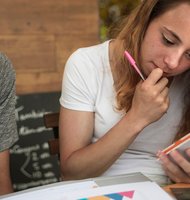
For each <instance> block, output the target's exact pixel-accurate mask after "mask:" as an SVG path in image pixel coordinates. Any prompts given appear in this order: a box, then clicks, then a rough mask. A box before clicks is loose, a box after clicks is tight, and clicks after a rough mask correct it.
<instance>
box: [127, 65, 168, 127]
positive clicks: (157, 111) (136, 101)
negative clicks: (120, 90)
mask: <svg viewBox="0 0 190 200" xmlns="http://www.w3.org/2000/svg"><path fill="white" fill-rule="evenodd" d="M162 75H163V71H162V70H161V69H159V68H156V69H154V70H153V71H152V72H151V73H150V74H149V76H148V78H147V79H146V80H145V81H141V82H140V83H138V85H137V87H136V90H135V94H134V97H133V101H132V107H131V109H130V112H133V113H135V116H136V119H139V120H141V121H144V123H145V125H148V124H150V123H152V122H154V121H156V120H158V119H159V118H161V117H162V116H163V114H164V113H166V111H167V109H168V107H169V97H168V87H167V84H168V79H167V78H165V77H162Z"/></svg>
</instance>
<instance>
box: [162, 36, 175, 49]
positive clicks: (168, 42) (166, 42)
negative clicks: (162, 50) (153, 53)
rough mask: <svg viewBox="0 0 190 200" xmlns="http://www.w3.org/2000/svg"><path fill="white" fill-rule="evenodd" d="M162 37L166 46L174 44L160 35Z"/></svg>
mask: <svg viewBox="0 0 190 200" xmlns="http://www.w3.org/2000/svg"><path fill="white" fill-rule="evenodd" d="M162 37H163V41H164V44H166V45H168V46H169V45H174V44H175V43H174V42H173V41H172V40H170V39H169V38H168V37H166V36H165V35H164V34H163V35H162Z"/></svg>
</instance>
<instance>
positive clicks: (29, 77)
mask: <svg viewBox="0 0 190 200" xmlns="http://www.w3.org/2000/svg"><path fill="white" fill-rule="evenodd" d="M0 3H1V6H0V27H1V29H0V30H1V31H0V46H1V51H2V52H4V53H6V54H7V56H8V57H9V58H10V59H11V61H12V63H13V65H14V67H15V69H16V73H17V80H16V86H17V94H26V93H36V92H50V91H59V90H60V89H61V80H62V74H63V70H64V65H65V62H66V60H67V58H68V56H69V55H70V54H71V53H72V52H73V51H74V50H75V49H77V48H79V47H83V46H89V45H93V44H96V43H98V42H99V15H98V1H97V0H90V1H89V0H41V1H39V0H32V1H30V0H0Z"/></svg>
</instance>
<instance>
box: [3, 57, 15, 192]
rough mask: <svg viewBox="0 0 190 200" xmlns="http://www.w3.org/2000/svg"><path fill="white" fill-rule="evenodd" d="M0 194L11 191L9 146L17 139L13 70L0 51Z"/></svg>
mask: <svg viewBox="0 0 190 200" xmlns="http://www.w3.org/2000/svg"><path fill="white" fill-rule="evenodd" d="M0 88H1V89H0V195H3V194H7V193H10V192H13V187H12V183H11V178H10V171H9V170H10V167H9V148H10V147H11V146H12V145H13V144H14V143H15V142H16V141H17V140H18V134H17V126H16V118H15V102H16V100H15V72H14V70H13V67H12V64H11V63H10V61H9V59H8V58H7V57H6V56H5V55H3V54H2V53H0Z"/></svg>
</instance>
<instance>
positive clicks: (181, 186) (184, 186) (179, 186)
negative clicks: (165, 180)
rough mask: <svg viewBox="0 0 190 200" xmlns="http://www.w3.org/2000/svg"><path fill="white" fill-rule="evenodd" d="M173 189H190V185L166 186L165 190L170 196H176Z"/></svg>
mask: <svg viewBox="0 0 190 200" xmlns="http://www.w3.org/2000/svg"><path fill="white" fill-rule="evenodd" d="M171 188H189V189H190V184H185V183H176V184H171V185H167V186H164V187H163V189H164V190H165V191H166V192H168V193H169V194H170V195H172V196H174V195H173V193H172V191H171Z"/></svg>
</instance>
